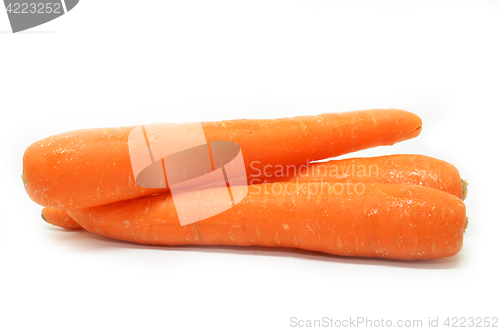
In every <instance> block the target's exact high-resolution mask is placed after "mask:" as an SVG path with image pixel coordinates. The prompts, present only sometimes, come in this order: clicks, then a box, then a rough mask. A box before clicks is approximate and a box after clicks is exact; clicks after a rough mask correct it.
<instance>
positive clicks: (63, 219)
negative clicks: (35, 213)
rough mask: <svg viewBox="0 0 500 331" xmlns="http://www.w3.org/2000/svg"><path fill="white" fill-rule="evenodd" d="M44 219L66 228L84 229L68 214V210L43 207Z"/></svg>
mask: <svg viewBox="0 0 500 331" xmlns="http://www.w3.org/2000/svg"><path fill="white" fill-rule="evenodd" d="M42 219H43V220H44V221H45V222H47V223H49V224H51V225H54V226H58V227H61V228H64V229H68V230H81V229H82V227H81V226H80V225H79V224H78V223H76V222H75V221H74V220H73V219H72V218H71V217H70V216H69V215H68V213H67V212H66V210H62V209H55V208H47V207H45V208H43V209H42Z"/></svg>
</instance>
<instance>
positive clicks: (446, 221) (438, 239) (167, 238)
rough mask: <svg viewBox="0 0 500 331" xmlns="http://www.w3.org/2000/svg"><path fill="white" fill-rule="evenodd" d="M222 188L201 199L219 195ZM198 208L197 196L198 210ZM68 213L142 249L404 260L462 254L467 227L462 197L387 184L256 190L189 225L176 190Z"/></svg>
mask: <svg viewBox="0 0 500 331" xmlns="http://www.w3.org/2000/svg"><path fill="white" fill-rule="evenodd" d="M220 190H223V191H225V189H224V188H214V189H208V190H204V191H201V193H200V194H202V195H204V196H205V197H207V196H217V194H218V193H219V191H220ZM200 201H204V199H201V200H200ZM214 202H215V200H213V199H212V200H208V202H206V205H202V206H201V208H210V203H214ZM197 204H198V202H196V201H195V200H194V199H193V205H192V206H193V208H197V207H200V206H198V205H197ZM68 213H69V215H70V216H71V217H72V218H73V219H75V221H77V222H78V223H79V224H80V225H81V226H82V227H83V228H85V229H86V230H88V231H90V232H94V233H98V234H101V235H104V236H107V237H111V238H115V239H120V240H125V241H130V242H136V243H141V244H153V245H235V246H268V247H292V248H299V249H304V250H310V251H317V252H324V253H328V254H334V255H341V256H359V257H379V258H388V259H401V260H420V259H432V258H441V257H447V256H452V255H455V254H456V253H457V252H458V251H460V249H461V247H462V242H463V233H464V230H465V226H466V215H465V205H464V204H463V202H462V200H460V199H459V198H457V197H455V196H453V195H451V194H448V193H446V192H442V191H439V190H436V189H432V188H428V187H422V186H414V185H401V184H380V183H358V184H352V183H334V184H331V183H302V184H296V183H273V184H271V183H268V184H262V185H251V186H250V187H249V193H248V195H247V196H246V197H245V199H243V201H241V202H240V203H239V204H237V205H235V206H234V207H232V208H230V209H228V210H226V211H224V212H222V213H220V214H218V215H215V216H212V217H210V218H207V219H204V220H202V221H199V222H196V223H192V224H189V225H186V226H180V225H179V220H178V218H177V213H176V209H175V206H174V203H173V199H172V198H171V194H170V193H166V194H162V195H157V196H151V197H143V198H137V199H134V200H128V201H121V202H117V203H114V204H109V205H104V206H97V207H92V208H83V209H72V210H68Z"/></svg>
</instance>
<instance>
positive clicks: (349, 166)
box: [254, 154, 465, 200]
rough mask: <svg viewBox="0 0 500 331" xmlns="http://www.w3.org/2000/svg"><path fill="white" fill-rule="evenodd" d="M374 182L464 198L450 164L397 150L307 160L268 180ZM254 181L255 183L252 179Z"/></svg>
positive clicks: (456, 173) (460, 181)
mask: <svg viewBox="0 0 500 331" xmlns="http://www.w3.org/2000/svg"><path fill="white" fill-rule="evenodd" d="M275 181H288V182H289V181H298V182H299V183H302V182H320V181H325V182H351V183H362V182H375V183H386V184H409V185H421V186H427V187H430V188H435V189H438V190H441V191H444V192H448V193H450V194H453V195H455V196H456V197H458V198H460V199H462V200H464V198H465V195H464V192H465V191H464V187H463V183H462V179H461V178H460V173H459V172H458V170H457V168H456V167H454V166H453V165H452V164H450V163H448V162H446V161H443V160H439V159H436V158H433V157H429V156H425V155H414V154H397V155H386V156H380V157H367V158H350V159H343V160H331V161H328V162H321V163H320V162H318V163H311V164H310V165H309V166H308V167H307V169H305V170H304V171H301V172H298V171H297V173H295V174H294V173H293V172H289V173H286V172H285V173H284V176H283V177H279V176H278V177H273V178H270V179H269V182H275ZM254 184H258V183H257V182H254Z"/></svg>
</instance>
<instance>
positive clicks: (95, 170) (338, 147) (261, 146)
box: [23, 109, 422, 209]
mask: <svg viewBox="0 0 500 331" xmlns="http://www.w3.org/2000/svg"><path fill="white" fill-rule="evenodd" d="M202 127H203V130H204V133H205V137H206V139H207V141H216V140H226V141H233V142H236V143H238V144H239V145H240V147H241V150H242V154H243V157H244V160H245V166H246V170H247V175H248V176H252V175H255V176H257V177H258V176H262V170H263V169H264V168H265V167H266V166H267V165H278V164H281V165H284V166H287V165H301V164H306V163H307V162H308V161H312V160H320V159H324V158H328V157H334V156H338V155H342V154H345V153H350V152H354V151H357V150H362V149H366V148H371V147H375V146H380V145H392V144H394V143H397V142H399V141H403V140H406V139H410V138H414V137H416V136H417V135H418V134H419V133H420V131H421V127H422V122H421V120H420V118H419V117H418V116H417V115H415V114H412V113H409V112H406V111H403V110H397V109H375V110H365V111H352V112H346V113H330V114H322V115H317V116H303V117H294V118H284V119H278V120H232V121H223V122H205V123H202ZM133 128H134V127H122V128H107V129H91V130H78V131H71V132H66V133H62V134H58V135H55V136H51V137H48V138H46V139H42V140H40V141H38V142H36V143H34V144H32V145H31V146H30V147H28V148H27V150H26V151H25V154H24V157H23V181H24V186H25V189H26V192H27V193H28V195H29V196H30V198H31V199H32V200H33V201H34V202H36V203H37V204H40V205H42V206H46V207H53V208H60V209H73V208H82V207H91V206H98V205H103V204H108V203H113V202H117V201H121V200H126V199H133V198H137V197H141V196H148V195H152V194H157V193H162V192H166V191H168V189H147V188H143V187H140V186H138V185H137V184H136V183H135V180H134V177H133V173H132V167H131V163H130V158H129V151H128V135H129V133H130V131H131V130H132V129H133ZM252 165H253V166H252Z"/></svg>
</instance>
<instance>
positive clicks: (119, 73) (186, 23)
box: [0, 0, 500, 330]
mask: <svg viewBox="0 0 500 331" xmlns="http://www.w3.org/2000/svg"><path fill="white" fill-rule="evenodd" d="M9 30H10V25H9V22H8V19H7V14H6V13H5V11H3V9H2V10H0V68H1V69H0V110H1V115H2V130H1V131H0V135H1V137H0V138H1V160H2V162H1V163H0V167H1V169H0V170H1V173H2V174H3V178H4V180H3V185H2V190H1V200H0V201H1V208H0V217H1V221H0V305H1V307H0V329H1V330H49V329H50V330H112V329H121V330H153V329H154V330H184V329H186V330H195V329H198V330H215V329H217V330H260V329H263V330H287V329H299V328H298V327H296V328H292V327H291V326H290V318H291V317H297V318H298V319H302V320H306V319H321V318H323V317H328V318H333V319H346V318H347V319H348V318H349V317H353V318H355V317H357V316H361V317H367V318H371V319H373V320H375V319H378V320H380V319H381V318H384V319H385V320H387V319H392V320H394V321H395V320H397V319H423V320H424V325H427V321H428V318H429V317H432V318H436V317H439V323H440V324H441V325H442V323H443V322H444V320H445V318H446V317H448V316H449V317H454V316H455V317H493V316H496V317H500V314H499V311H500V310H499V306H500V305H499V303H498V298H499V294H500V293H499V292H500V291H499V285H498V279H499V276H500V274H499V268H498V256H499V253H500V252H499V231H500V219H499V217H498V210H497V208H498V205H499V194H498V192H499V190H498V188H499V187H500V186H499V185H500V183H499V179H498V178H499V176H498V171H499V169H498V162H497V161H498V154H497V153H498V145H497V144H498V140H499V139H498V131H499V129H498V125H499V124H498V118H499V116H498V112H499V110H500V99H499V92H500V2H499V1H486V0H473V1H437V0H432V1H422V0H420V1H405V2H403V1H396V0H394V1H355V0H354V1H352V0H351V1H326V0H323V1H320V0H302V1H298V0H294V1H291V0H286V1H276V0H265V1H256V0H253V1H217V0H213V1H190V0H184V1H152V0H146V1H124V0H121V1H118V0H106V1H91V0H82V1H81V2H80V3H79V4H78V5H77V6H76V7H75V8H74V9H73V10H72V11H71V12H69V13H68V14H67V15H64V16H63V17H61V18H59V19H56V20H54V21H52V22H49V23H47V24H45V25H41V26H39V27H36V28H33V29H31V30H28V31H26V32H24V33H19V34H12V33H11V32H10V31H9ZM385 107H392V108H401V109H405V110H408V111H411V112H414V113H416V114H417V115H419V116H420V117H421V118H422V120H423V131H422V134H421V135H420V136H419V137H417V138H416V139H413V140H411V141H407V142H403V143H400V144H397V145H394V146H391V147H379V148H375V149H371V150H366V151H362V152H358V153H355V154H353V155H357V156H374V155H384V154H395V153H419V154H426V155H429V156H433V157H437V158H441V159H444V160H446V161H448V162H451V163H452V164H454V165H455V166H456V167H457V168H458V169H459V170H460V172H461V175H462V177H463V178H465V179H467V180H468V181H469V183H470V186H469V196H468V198H467V200H466V204H467V213H468V216H469V218H470V227H469V229H468V231H467V233H466V236H465V240H464V247H463V249H462V251H461V252H460V253H459V254H458V255H457V256H455V257H453V258H447V259H442V260H433V261H427V262H398V261H384V260H376V259H355V258H339V257H332V256H327V255H324V254H313V253H297V252H296V251H287V250H273V249H253V248H249V249H246V248H224V247H212V248H199V247H179V248H175V247H174V248H166V247H144V246H140V245H135V244H128V243H123V242H118V241H115V240H109V239H106V238H103V237H99V236H98V235H94V234H90V233H85V232H70V231H65V230H61V229H58V228H56V227H53V226H51V225H48V224H46V223H45V222H43V220H42V219H41V218H40V211H41V207H40V206H38V205H36V204H35V203H33V202H32V201H31V200H30V199H29V198H28V196H27V195H26V193H25V192H24V188H23V185H22V182H21V178H20V175H21V170H22V156H23V152H24V150H25V149H26V148H27V147H28V146H29V145H30V144H31V143H33V142H35V141H37V140H39V139H42V138H44V137H47V136H49V135H52V134H57V133H60V132H64V131H69V130H73V129H81V128H90V127H112V126H124V125H137V124H144V123H151V122H178V121H204V120H222V119H231V118H277V117H287V116H295V115H307V114H318V113H323V112H339V111H348V110H358V109H368V108H385ZM499 325H500V322H499Z"/></svg>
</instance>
